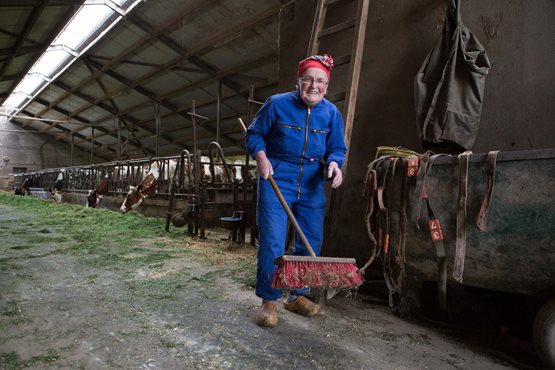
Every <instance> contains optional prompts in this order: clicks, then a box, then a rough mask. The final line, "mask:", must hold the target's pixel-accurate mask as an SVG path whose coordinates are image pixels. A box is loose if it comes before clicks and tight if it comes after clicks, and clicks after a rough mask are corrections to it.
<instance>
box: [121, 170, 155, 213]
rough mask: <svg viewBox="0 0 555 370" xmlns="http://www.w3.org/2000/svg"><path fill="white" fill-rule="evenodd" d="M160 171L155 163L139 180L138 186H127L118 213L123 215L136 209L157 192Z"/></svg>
mask: <svg viewBox="0 0 555 370" xmlns="http://www.w3.org/2000/svg"><path fill="white" fill-rule="evenodd" d="M159 176H160V169H159V168H158V164H157V163H152V165H151V166H150V170H149V171H148V173H147V175H146V176H145V177H144V178H143V179H142V180H141V183H140V184H139V185H138V186H129V190H128V191H127V195H126V197H125V200H124V201H123V203H122V205H121V207H120V209H119V210H120V211H121V212H123V213H125V212H129V211H131V210H133V209H136V208H137V207H139V206H140V205H141V203H143V200H145V199H146V198H147V197H148V196H149V195H153V194H156V193H157V192H158V177H159Z"/></svg>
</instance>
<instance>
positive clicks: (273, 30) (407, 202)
mask: <svg viewBox="0 0 555 370" xmlns="http://www.w3.org/2000/svg"><path fill="white" fill-rule="evenodd" d="M455 3H456V4H459V5H460V18H461V19H462V23H464V25H465V26H466V27H468V29H469V30H471V31H472V33H473V34H474V35H475V37H476V38H477V40H479V41H480V42H481V46H483V51H484V53H487V58H488V59H489V63H490V64H491V66H490V68H489V71H488V72H487V73H485V74H484V75H483V76H482V77H481V79H482V83H484V81H485V85H484V88H483V91H482V95H481V96H480V108H479V110H478V121H477V122H475V129H476V133H475V134H476V136H475V138H474V140H472V143H471V145H469V147H463V148H461V147H457V148H455V149H453V147H442V146H441V145H439V146H434V147H430V146H429V145H427V144H426V142H423V140H422V134H421V132H420V131H421V128H419V127H418V124H417V121H418V120H417V112H416V107H415V106H416V105H417V102H416V100H417V99H416V94H417V91H416V90H417V88H416V87H415V79H416V77H417V75H418V74H419V73H420V72H421V71H422V66H423V64H424V63H425V61H426V58H427V56H428V55H429V54H430V53H431V51H432V50H433V49H434V47H438V46H437V45H439V44H436V43H437V41H438V39H440V38H441V36H442V35H443V34H444V32H445V24H446V22H448V20H449V17H450V7H451V6H452V4H455ZM85 10H86V11H88V12H89V13H86V12H85ZM553 19H555V2H553V1H551V0H537V1H533V2H531V1H526V0H488V1H477V0H460V1H459V0H457V1H450V0H397V1H393V2H392V1H384V0H379V1H378V0H341V1H337V0H325V1H324V0H319V1H318V0H291V1H290V0H267V1H255V0H228V1H221V0H190V1H179V0H104V1H96V0H67V1H66V0H3V1H0V157H2V162H0V189H2V190H3V191H5V192H12V193H13V192H14V191H16V190H17V189H18V188H21V186H22V184H23V183H24V181H25V180H26V179H27V178H39V177H40V181H39V183H36V184H35V185H33V186H31V187H30V189H29V190H28V194H30V195H33V196H35V197H40V198H43V199H47V200H52V199H53V194H54V192H55V191H54V192H53V191H51V190H49V189H52V188H55V185H56V180H57V179H58V178H59V177H58V176H59V175H60V174H61V176H62V177H61V178H62V179H63V180H64V184H63V185H61V188H60V189H59V193H60V194H61V196H62V201H63V202H66V203H73V204H81V205H83V206H84V205H85V203H86V198H87V196H88V195H89V190H90V191H92V190H93V189H94V188H95V187H96V186H97V185H98V184H99V181H100V180H101V179H102V178H103V177H105V176H106V178H109V182H110V187H109V188H108V190H107V191H106V193H105V195H104V198H103V201H102V202H101V203H99V208H107V209H111V210H113V211H116V212H117V211H119V210H120V206H121V204H122V202H123V201H124V198H125V195H126V194H127V188H128V186H129V185H135V186H136V185H137V184H138V183H139V182H140V181H141V180H142V178H143V175H144V173H143V172H140V173H139V172H137V173H136V174H135V173H134V174H133V176H131V177H129V174H130V173H133V171H137V170H138V169H139V168H140V167H141V168H142V167H144V166H145V165H149V167H150V165H151V164H152V163H153V162H157V164H158V165H159V166H160V165H161V166H162V172H163V171H164V168H165V169H166V170H169V168H170V161H174V163H177V166H178V167H177V168H179V167H181V169H182V171H181V172H179V171H176V174H177V173H179V176H181V178H179V179H178V180H176V181H174V179H173V178H171V177H172V175H168V177H167V178H165V179H162V178H160V182H159V186H160V188H159V189H158V194H154V195H152V196H150V197H149V198H147V199H145V200H144V202H143V204H142V205H141V206H140V207H139V208H138V209H137V210H138V212H141V213H144V214H146V215H149V216H156V217H162V218H165V219H166V230H169V229H170V228H175V227H183V226H187V227H186V228H185V229H187V231H186V232H187V233H189V234H191V235H193V236H194V237H198V238H203V237H205V231H206V230H207V229H208V230H209V229H210V228H211V227H219V226H222V225H223V226H225V227H228V228H229V230H230V238H232V239H233V242H235V243H245V244H251V245H252V246H254V247H255V248H256V246H257V242H258V240H257V233H258V230H257V227H256V217H255V214H256V210H255V208H256V196H257V195H256V191H257V179H256V177H249V176H247V175H248V173H249V171H250V170H252V169H253V168H254V167H255V165H256V163H255V162H254V161H253V159H252V158H249V156H248V154H247V152H246V150H245V139H244V134H243V131H242V128H241V126H240V125H239V123H238V119H242V120H243V121H244V122H245V123H246V124H247V125H248V124H249V123H250V122H251V121H252V119H253V117H254V115H255V114H256V112H257V111H258V109H259V108H260V106H261V105H262V103H263V102H265V101H266V99H268V98H269V97H270V96H272V95H274V94H277V93H280V92H286V91H293V90H294V89H295V84H296V81H297V79H296V77H297V76H296V70H297V67H298V62H299V61H300V60H302V59H303V58H305V57H307V56H308V55H313V54H323V53H328V54H331V55H333V57H334V59H335V62H336V63H335V66H334V68H333V71H332V77H331V80H330V85H329V89H328V93H327V96H326V98H327V99H328V100H329V101H331V102H332V103H334V104H335V105H336V106H337V107H338V109H339V110H340V111H341V113H342V115H343V121H344V123H345V142H346V145H347V147H348V152H347V162H346V164H345V166H344V167H343V176H344V183H343V185H342V186H341V187H340V188H338V189H337V190H331V189H330V188H329V186H328V187H327V189H326V194H327V197H328V209H327V212H326V223H325V228H324V245H323V251H322V254H323V255H326V256H332V257H349V258H355V259H356V261H357V265H358V267H360V268H364V269H366V279H367V283H365V284H363V286H362V287H361V288H360V290H361V292H364V291H366V292H369V293H370V294H376V295H379V294H384V296H385V297H386V298H384V301H385V302H386V303H385V305H386V306H389V307H391V308H393V311H394V312H395V314H397V315H400V316H404V315H405V314H406V313H407V312H408V311H409V310H412V309H414V307H413V305H416V304H417V303H415V302H414V301H417V302H418V304H417V306H418V307H417V309H419V310H428V314H429V315H431V316H433V317H434V319H438V320H444V321H449V320H451V321H455V323H457V324H460V325H467V324H468V323H469V322H474V323H475V322H476V321H477V318H476V316H480V315H485V314H484V312H480V311H479V310H477V311H476V312H475V315H476V316H473V314H472V313H471V312H472V308H469V307H475V306H476V305H477V304H476V302H477V301H478V300H480V299H481V298H480V297H482V296H483V295H485V296H487V297H488V298H487V299H492V298H491V297H492V296H495V297H497V298H498V299H499V300H498V301H496V303H495V305H496V307H498V306H506V308H507V309H506V310H503V313H502V314H503V315H507V316H509V315H513V314H514V315H518V313H517V312H518V311H519V310H518V309H517V307H520V308H521V309H522V310H523V311H525V312H526V314H525V315H524V314H523V316H526V318H524V319H523V321H524V322H525V324H526V325H524V326H526V327H525V328H524V329H522V328H520V327H519V328H520V329H522V333H517V334H516V335H517V336H519V337H520V338H524V339H526V340H529V341H531V342H534V345H535V346H536V349H537V351H538V352H539V357H540V358H541V360H542V361H544V364H545V365H546V366H548V367H549V366H555V303H554V302H555V301H554V299H555V285H554V282H555V267H554V266H555V250H554V248H553V246H554V245H555V244H554V240H555V227H554V226H553V225H555V212H553V209H554V208H555V203H554V198H553V197H552V194H553V192H555V160H554V159H555V147H554V146H553V143H554V142H555V129H554V128H553V119H554V117H555V105H554V104H553V102H554V101H555V89H554V88H553V86H555V43H554V42H553V35H554V34H555V29H554V28H555V22H553ZM72 21H73V22H74V23H72ZM68 25H69V26H68ZM88 27H90V28H88ZM85 28H87V29H89V31H88V32H87V33H85V34H84V35H81V37H80V38H79V37H77V36H76V35H77V34H78V33H79V32H77V31H78V30H82V29H85ZM63 31H66V32H65V33H64V32H63ZM41 61H43V62H46V63H45V64H41V63H39V62H41ZM419 130H420V131H419ZM428 144H429V143H428ZM430 150H431V151H430ZM463 152H464V153H466V154H464V153H463ZM197 153H198V155H197ZM434 154H442V155H440V156H439V157H437V158H436V157H434V159H433V160H432V161H435V162H434V171H431V164H429V162H428V161H429V160H430V158H431V157H433V156H434ZM201 156H202V157H201ZM203 158H204V159H203ZM206 158H208V159H206ZM410 158H413V159H414V158H416V165H415V166H416V167H415V168H416V170H417V172H418V173H420V175H417V176H416V175H415V176H414V177H411V176H410V175H403V174H405V173H407V174H408V173H409V172H408V168H409V167H410V166H414V164H411V162H410V160H409V159H410ZM436 159H437V160H436ZM185 160H187V161H189V163H191V162H194V163H197V164H204V165H206V166H207V171H210V173H211V180H201V178H200V175H197V174H191V173H189V177H188V178H190V179H191V180H190V183H189V182H187V185H185V184H184V183H185V181H186V180H184V178H185V177H187V171H191V169H190V168H189V169H187V168H186V165H185ZM195 161H197V162H195ZM203 161H204V162H203ZM237 161H240V162H241V163H242V164H241V165H240V166H239V167H237V169H236V170H237V171H238V172H240V173H242V174H243V176H242V179H241V183H240V182H239V181H236V180H235V177H232V176H231V175H229V176H228V174H227V169H226V171H224V174H223V177H227V179H223V180H216V173H215V172H214V168H213V166H212V168H210V167H211V166H210V164H212V165H214V163H215V164H216V166H218V165H220V166H221V165H222V164H223V165H224V166H227V164H231V163H239V162H237ZM211 162H212V163H211ZM222 162H224V163H222ZM492 163H493V165H492ZM495 165H497V167H495ZM241 166H242V167H241ZM492 166H493V167H492ZM198 167H200V166H195V168H198ZM227 167H229V166H227ZM229 168H230V169H231V167H229ZM413 168H414V167H413ZM461 168H466V174H464V173H463V172H462V171H461ZM492 168H493V169H492ZM116 171H119V173H120V174H121V173H123V172H125V174H126V176H127V180H126V181H121V182H119V183H118V181H120V180H118V179H116V177H115V176H116V175H115V173H116ZM193 171H195V170H193ZM392 173H393V174H392ZM422 173H425V174H427V175H428V176H427V178H426V179H425V180H422V177H424V176H422ZM490 173H493V174H494V175H495V177H494V175H490ZM394 174H396V175H395V176H394ZM184 176H185V177H184ZM463 176H464V179H465V181H464V184H465V185H464V186H463V185H461V179H462V178H463ZM76 179H80V180H79V184H77V183H76V181H77V180H76ZM419 180H420V181H426V191H427V192H428V193H429V197H427V198H424V200H422V198H421V197H420V194H421V193H418V190H420V191H421V190H422V188H421V187H420V188H419V187H418V186H420V185H422V184H421V183H419V182H418V181H419ZM72 181H73V182H72ZM374 182H375V183H376V185H375V186H374V187H372V186H371V184H372V183H374ZM489 182H491V184H492V185H491V186H489V185H488V184H489ZM493 184H495V185H496V186H495V190H493ZM379 189H381V190H379ZM384 189H385V190H384ZM488 189H489V190H488ZM415 190H416V192H415ZM380 191H382V192H384V193H383V194H380ZM384 194H385V195H384ZM414 194H418V196H415V198H418V201H416V203H417V204H418V205H421V207H415V203H414V202H415V200H414V199H413V198H411V197H412V196H413V195H414ZM488 196H489V198H488ZM461 197H462V198H463V199H464V201H465V203H464V207H461V206H460V201H461ZM428 199H429V200H431V201H432V202H433V203H434V211H435V214H436V216H437V219H439V220H440V221H441V225H442V226H443V236H442V240H441V241H442V242H443V243H442V244H445V245H444V246H442V247H439V249H438V244H437V240H435V239H434V238H433V235H432V236H430V234H429V233H428V230H427V228H428V226H427V225H426V222H427V221H428V220H432V219H434V217H431V216H430V209H431V207H430V203H429V202H428V204H427V206H426V203H427V200H428ZM484 205H486V206H484ZM484 207H485V210H484ZM415 209H416V211H415ZM488 211H489V213H488ZM432 214H433V212H432ZM479 217H482V219H481V221H482V223H481V224H480V220H478V226H477V218H479ZM486 217H487V223H486ZM461 221H462V224H463V225H466V227H461V226H460V225H461ZM226 222H227V223H226ZM419 222H420V223H421V225H424V226H421V227H420V228H418V227H417V226H418V223H419ZM384 223H385V224H387V225H388V226H387V228H384V226H383V225H384ZM384 234H387V239H388V242H385V241H384V240H385V237H384ZM390 234H391V235H390ZM443 237H444V239H443ZM389 240H391V241H389ZM388 248H390V249H389V251H388ZM440 248H443V251H442V252H440V251H441V249H440ZM461 253H462V254H461ZM442 263H443V265H442ZM461 264H462V266H463V267H464V270H463V269H462V268H461V267H460V265H461ZM456 265H457V266H459V267H456ZM443 274H444V275H443ZM457 274H458V275H457ZM463 274H464V279H463ZM384 276H385V278H384ZM442 276H443V277H442ZM413 285H414V286H413ZM442 291H443V293H441V292H442ZM415 292H416V293H415ZM446 292H447V298H446V297H445V294H446ZM492 292H493V293H492ZM442 294H443V298H441V296H442ZM415 295H418V298H415V297H414V296H415ZM438 295H439V297H440V298H439V299H438ZM329 296H331V295H329ZM382 298H383V297H382ZM320 299H321V300H322V299H323V298H322V297H320ZM488 302H490V303H491V300H490V301H488ZM323 304H325V303H323ZM446 305H447V306H450V307H451V308H450V309H447V308H446V307H445V306H446ZM488 307H490V308H491V305H489V306H488ZM524 307H525V308H524ZM546 307H547V308H546ZM496 312H497V311H496ZM538 312H541V315H538ZM489 313H490V312H488V314H489ZM538 316H539V319H538ZM480 319H483V316H480ZM540 319H541V321H538V320H540ZM534 320H536V321H535V322H534ZM478 321H479V320H478ZM538 322H539V323H538ZM470 326H472V324H470ZM537 327H541V328H542V329H537ZM520 329H519V330H520ZM368 364H370V362H369V363H368ZM234 366H236V367H239V365H238V364H234ZM510 366H515V367H519V366H518V365H514V364H513V365H510ZM368 367H369V368H371V367H372V366H370V365H368Z"/></svg>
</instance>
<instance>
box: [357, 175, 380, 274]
mask: <svg viewBox="0 0 555 370" xmlns="http://www.w3.org/2000/svg"><path fill="white" fill-rule="evenodd" d="M377 189H378V175H377V173H376V170H375V169H373V168H372V167H370V166H369V167H368V172H366V180H365V183H364V192H363V194H362V195H363V196H364V197H365V198H366V210H365V212H364V221H365V224H366V233H367V234H368V238H369V239H370V243H371V244H372V250H371V251H370V257H369V258H368V261H367V262H366V263H365V264H364V266H363V267H362V268H361V269H360V270H361V271H365V270H366V269H367V268H368V266H370V265H371V264H372V261H374V258H376V252H377V246H378V243H377V241H376V238H375V237H374V232H373V231H372V226H373V222H372V216H373V214H374V197H375V196H376V190H377Z"/></svg>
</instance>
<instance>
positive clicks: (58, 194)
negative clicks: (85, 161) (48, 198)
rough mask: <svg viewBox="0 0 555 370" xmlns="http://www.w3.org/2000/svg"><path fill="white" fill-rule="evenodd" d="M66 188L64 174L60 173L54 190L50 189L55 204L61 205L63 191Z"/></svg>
mask: <svg viewBox="0 0 555 370" xmlns="http://www.w3.org/2000/svg"><path fill="white" fill-rule="evenodd" d="M63 188H64V173H63V172H60V173H59V174H58V178H57V179H56V183H55V184H54V188H48V191H49V192H50V194H52V199H54V202H56V203H61V202H62V190H63Z"/></svg>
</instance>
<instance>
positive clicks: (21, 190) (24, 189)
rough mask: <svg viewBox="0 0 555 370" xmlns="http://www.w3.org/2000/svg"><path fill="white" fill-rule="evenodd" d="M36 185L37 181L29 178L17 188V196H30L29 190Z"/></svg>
mask: <svg viewBox="0 0 555 370" xmlns="http://www.w3.org/2000/svg"><path fill="white" fill-rule="evenodd" d="M34 184H35V181H34V179H33V178H31V177H28V178H26V179H25V180H23V183H22V184H21V186H20V187H18V188H15V190H14V192H15V194H16V195H30V194H31V191H30V190H29V188H30V187H32V186H33V185H34Z"/></svg>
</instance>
